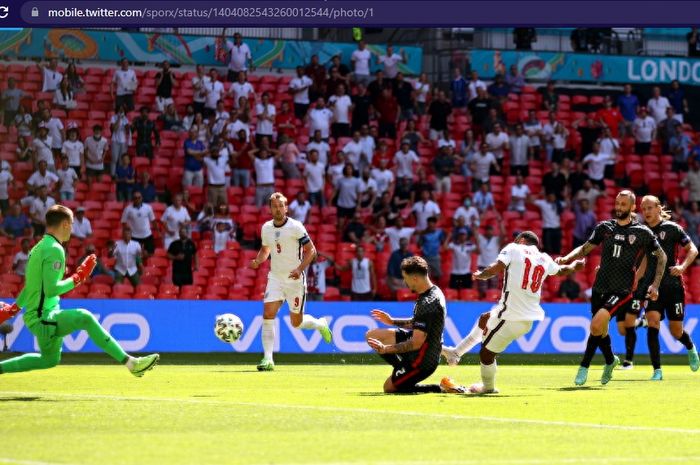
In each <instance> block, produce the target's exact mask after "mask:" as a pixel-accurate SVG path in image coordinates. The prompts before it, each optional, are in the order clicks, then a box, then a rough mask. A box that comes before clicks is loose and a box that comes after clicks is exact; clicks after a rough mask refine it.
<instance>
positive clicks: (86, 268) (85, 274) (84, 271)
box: [71, 254, 97, 287]
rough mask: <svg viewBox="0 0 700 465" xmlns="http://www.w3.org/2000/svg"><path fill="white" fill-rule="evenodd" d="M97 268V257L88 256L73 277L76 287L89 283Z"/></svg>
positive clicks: (93, 255)
mask: <svg viewBox="0 0 700 465" xmlns="http://www.w3.org/2000/svg"><path fill="white" fill-rule="evenodd" d="M95 266H97V256H96V255H95V254H92V255H88V256H87V257H86V258H85V260H83V263H81V264H80V266H78V269H77V270H76V271H75V273H73V276H71V278H73V284H75V287H78V286H80V285H81V284H83V283H84V282H85V281H87V280H88V278H90V275H91V274H92V271H93V270H94V269H95Z"/></svg>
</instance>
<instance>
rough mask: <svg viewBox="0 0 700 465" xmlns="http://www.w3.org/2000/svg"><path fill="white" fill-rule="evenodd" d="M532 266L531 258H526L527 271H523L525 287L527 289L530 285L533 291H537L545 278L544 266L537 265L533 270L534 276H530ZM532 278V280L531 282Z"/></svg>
mask: <svg viewBox="0 0 700 465" xmlns="http://www.w3.org/2000/svg"><path fill="white" fill-rule="evenodd" d="M531 268H532V262H531V261H530V259H529V258H526V259H525V271H524V272H523V289H527V288H528V286H529V287H530V290H531V291H532V292H537V291H539V290H540V286H542V281H543V280H544V267H543V266H542V265H537V266H536V267H535V269H534V270H532V277H531V276H530V269H531ZM530 279H532V282H530Z"/></svg>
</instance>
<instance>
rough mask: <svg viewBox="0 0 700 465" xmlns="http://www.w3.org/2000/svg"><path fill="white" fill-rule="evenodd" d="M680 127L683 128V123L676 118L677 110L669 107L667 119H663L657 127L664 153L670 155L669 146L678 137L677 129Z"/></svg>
mask: <svg viewBox="0 0 700 465" xmlns="http://www.w3.org/2000/svg"><path fill="white" fill-rule="evenodd" d="M680 126H683V123H681V121H680V120H678V119H677V118H676V114H675V110H674V109H673V107H668V108H667V109H666V118H664V119H662V120H661V122H660V123H658V124H657V126H656V128H657V133H658V136H659V139H660V140H661V152H662V153H669V149H668V144H669V142H670V140H671V137H673V136H674V135H676V128H678V127H680Z"/></svg>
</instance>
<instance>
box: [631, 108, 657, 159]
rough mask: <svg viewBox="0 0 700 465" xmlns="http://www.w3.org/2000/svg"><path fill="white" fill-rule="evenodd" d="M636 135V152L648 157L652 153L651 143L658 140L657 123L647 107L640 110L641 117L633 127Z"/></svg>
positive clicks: (635, 121) (633, 132)
mask: <svg viewBox="0 0 700 465" xmlns="http://www.w3.org/2000/svg"><path fill="white" fill-rule="evenodd" d="M632 134H633V135H634V141H635V143H634V151H635V153H636V154H638V155H648V154H649V152H651V142H652V141H653V140H654V139H656V122H655V121H654V118H652V117H651V116H649V115H648V114H647V109H646V107H641V108H640V109H639V116H638V117H637V118H636V119H635V120H634V124H633V125H632Z"/></svg>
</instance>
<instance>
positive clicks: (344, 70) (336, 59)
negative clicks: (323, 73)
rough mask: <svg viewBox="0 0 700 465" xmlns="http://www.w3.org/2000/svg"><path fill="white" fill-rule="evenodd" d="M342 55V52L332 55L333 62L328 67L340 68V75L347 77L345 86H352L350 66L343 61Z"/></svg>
mask: <svg viewBox="0 0 700 465" xmlns="http://www.w3.org/2000/svg"><path fill="white" fill-rule="evenodd" d="M341 60H342V55H341V54H340V53H338V54H336V55H333V56H332V57H331V62H330V64H329V65H328V69H331V68H336V69H337V70H338V73H339V74H340V77H342V78H343V79H345V81H346V84H345V86H346V87H347V88H350V87H349V86H350V67H349V66H348V65H346V64H345V63H343V62H342V61H341Z"/></svg>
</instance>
